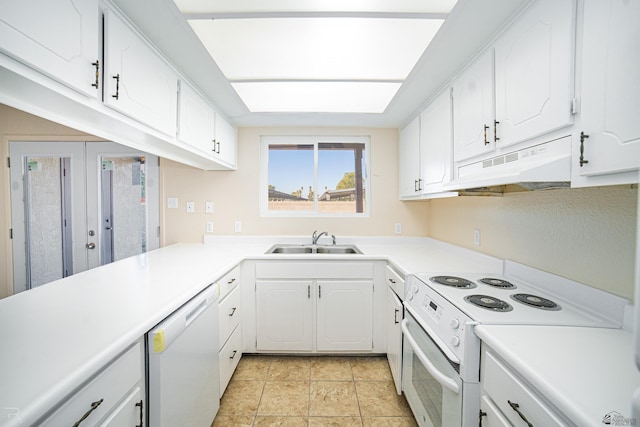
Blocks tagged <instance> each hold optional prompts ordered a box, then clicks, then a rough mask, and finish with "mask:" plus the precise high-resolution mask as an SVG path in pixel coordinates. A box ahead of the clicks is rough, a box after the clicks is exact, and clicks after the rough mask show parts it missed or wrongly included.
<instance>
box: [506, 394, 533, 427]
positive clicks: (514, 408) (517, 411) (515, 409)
mask: <svg viewBox="0 0 640 427" xmlns="http://www.w3.org/2000/svg"><path fill="white" fill-rule="evenodd" d="M507 403H508V404H509V406H511V409H513V410H514V411H516V413H517V414H518V415H520V418H522V421H524V422H525V424H526V425H528V426H529V427H533V424H531V423H530V422H529V420H528V419H527V417H525V416H524V414H523V413H522V412H520V405H518V404H517V403H514V402H512V401H510V400H507Z"/></svg>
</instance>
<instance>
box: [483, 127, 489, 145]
mask: <svg viewBox="0 0 640 427" xmlns="http://www.w3.org/2000/svg"><path fill="white" fill-rule="evenodd" d="M487 129H489V126H487V125H484V145H489V141H487Z"/></svg>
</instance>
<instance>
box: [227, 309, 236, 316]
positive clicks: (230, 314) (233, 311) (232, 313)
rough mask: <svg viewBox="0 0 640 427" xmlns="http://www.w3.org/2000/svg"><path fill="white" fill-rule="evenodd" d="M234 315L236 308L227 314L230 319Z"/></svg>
mask: <svg viewBox="0 0 640 427" xmlns="http://www.w3.org/2000/svg"><path fill="white" fill-rule="evenodd" d="M235 313H236V307H233V308H232V309H231V313H229V317H232V316H233V315H234V314H235Z"/></svg>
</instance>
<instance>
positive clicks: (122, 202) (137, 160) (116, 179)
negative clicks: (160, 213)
mask: <svg viewBox="0 0 640 427" xmlns="http://www.w3.org/2000/svg"><path fill="white" fill-rule="evenodd" d="M102 224H103V239H102V241H103V244H102V248H101V250H102V260H103V262H102V263H103V264H106V263H109V262H113V261H117V260H120V259H123V258H127V257H130V256H133V255H137V254H139V253H142V252H146V250H147V235H146V229H147V204H146V180H145V159H144V157H108V158H107V157H105V158H103V159H102Z"/></svg>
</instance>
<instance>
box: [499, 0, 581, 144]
mask: <svg viewBox="0 0 640 427" xmlns="http://www.w3.org/2000/svg"><path fill="white" fill-rule="evenodd" d="M573 16H574V1H573V0H540V1H538V2H536V3H535V4H534V5H533V6H532V7H531V8H530V9H528V10H527V11H525V13H524V14H523V15H522V16H521V17H520V18H518V20H517V21H516V22H515V23H514V24H513V25H512V26H511V27H510V28H509V29H508V30H507V31H506V32H505V33H504V34H503V35H502V36H501V37H500V39H499V40H498V41H497V42H496V45H495V62H496V64H495V66H496V120H497V121H498V124H497V138H498V141H497V145H498V146H506V145H511V144H515V143H518V142H521V141H524V140H527V139H530V138H533V137H535V136H538V135H542V134H544V133H547V132H549V131H552V130H555V129H559V128H561V127H564V126H567V125H570V124H571V123H573V115H572V113H571V100H572V97H573V82H574V79H573V67H572V63H573V56H574V55H573V42H574V36H573V34H574V23H573V22H574V19H573Z"/></svg>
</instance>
